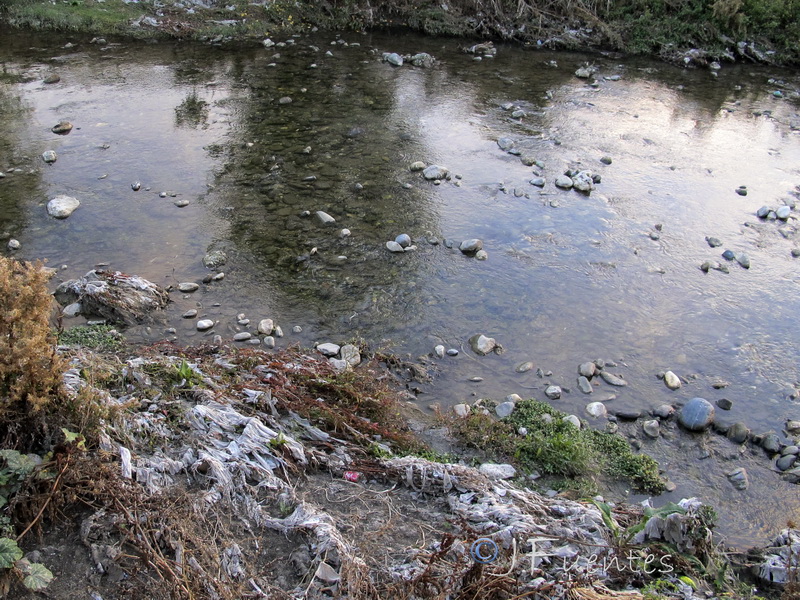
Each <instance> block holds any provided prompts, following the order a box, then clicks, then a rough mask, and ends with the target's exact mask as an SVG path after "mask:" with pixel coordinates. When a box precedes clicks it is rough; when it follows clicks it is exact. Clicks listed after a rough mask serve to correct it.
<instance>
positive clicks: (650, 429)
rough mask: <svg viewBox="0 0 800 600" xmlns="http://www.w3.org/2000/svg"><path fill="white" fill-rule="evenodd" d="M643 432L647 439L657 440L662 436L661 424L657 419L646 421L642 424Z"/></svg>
mask: <svg viewBox="0 0 800 600" xmlns="http://www.w3.org/2000/svg"><path fill="white" fill-rule="evenodd" d="M642 431H644V433H645V435H647V437H650V438H653V439H656V438H658V437H659V436H660V435H661V424H660V423H659V422H658V421H657V420H655V419H651V420H649V421H645V422H644V423H642Z"/></svg>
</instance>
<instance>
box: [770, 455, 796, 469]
mask: <svg viewBox="0 0 800 600" xmlns="http://www.w3.org/2000/svg"><path fill="white" fill-rule="evenodd" d="M796 461H797V456H795V455H794V454H786V455H785V456H781V457H780V458H779V459H778V460H777V461H776V462H775V466H776V467H777V468H778V470H779V471H788V470H789V469H791V468H792V467H793V466H794V463H795V462H796Z"/></svg>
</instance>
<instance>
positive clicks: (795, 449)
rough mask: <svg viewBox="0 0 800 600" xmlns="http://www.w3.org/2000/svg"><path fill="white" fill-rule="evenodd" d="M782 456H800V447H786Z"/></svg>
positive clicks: (782, 451)
mask: <svg viewBox="0 0 800 600" xmlns="http://www.w3.org/2000/svg"><path fill="white" fill-rule="evenodd" d="M781 454H782V455H784V456H786V455H787V454H800V447H798V446H786V448H784V449H783V450H781Z"/></svg>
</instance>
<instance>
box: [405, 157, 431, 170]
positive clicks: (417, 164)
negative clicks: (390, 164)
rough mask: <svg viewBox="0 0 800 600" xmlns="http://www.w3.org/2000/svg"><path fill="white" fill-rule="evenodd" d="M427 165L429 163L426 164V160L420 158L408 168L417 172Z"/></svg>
mask: <svg viewBox="0 0 800 600" xmlns="http://www.w3.org/2000/svg"><path fill="white" fill-rule="evenodd" d="M427 166H428V165H426V164H425V163H424V162H422V161H421V160H418V161H415V162H413V163H411V164H410V165H409V167H408V169H409V171H413V172H416V171H422V170H423V169H425V167H427Z"/></svg>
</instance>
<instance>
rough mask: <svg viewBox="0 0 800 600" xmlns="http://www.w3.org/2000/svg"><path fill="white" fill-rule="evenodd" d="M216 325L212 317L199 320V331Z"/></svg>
mask: <svg viewBox="0 0 800 600" xmlns="http://www.w3.org/2000/svg"><path fill="white" fill-rule="evenodd" d="M213 326H214V321H212V320H211V319H201V320H200V321H198V322H197V330H198V331H206V330H207V329H211V328H212V327H213Z"/></svg>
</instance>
